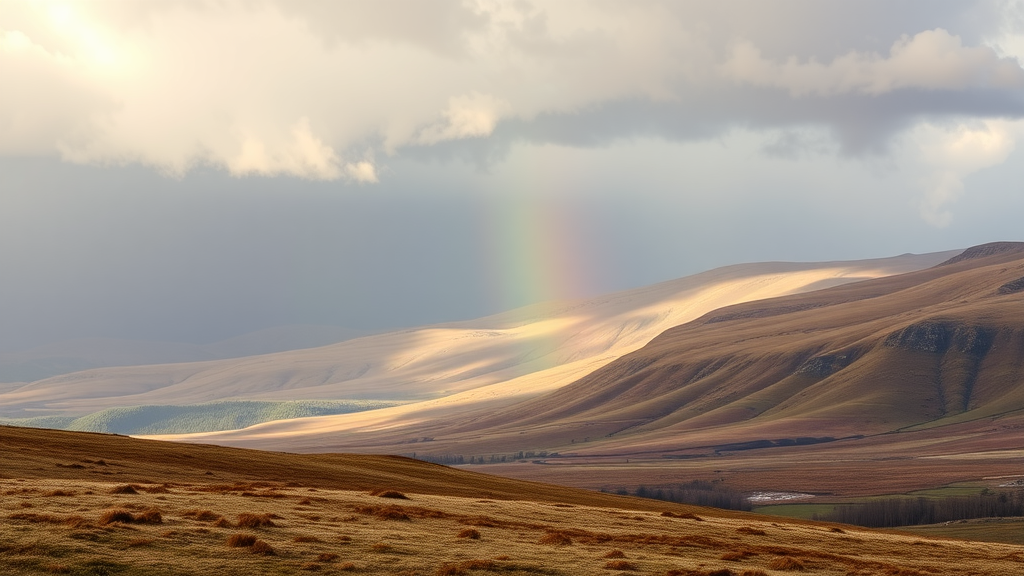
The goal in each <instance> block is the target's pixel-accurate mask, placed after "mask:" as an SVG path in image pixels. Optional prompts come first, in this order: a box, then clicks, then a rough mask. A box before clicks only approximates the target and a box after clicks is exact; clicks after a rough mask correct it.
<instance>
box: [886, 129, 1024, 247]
mask: <svg viewBox="0 0 1024 576" xmlns="http://www.w3.org/2000/svg"><path fill="white" fill-rule="evenodd" d="M1021 136H1024V122H1022V121H1016V122H1010V121H1005V120H986V121H980V122H973V123H965V124H952V125H946V126H942V125H934V124H922V125H920V126H918V127H916V128H915V129H914V130H913V131H911V132H910V133H909V134H908V135H907V140H908V144H909V146H907V148H906V149H907V150H909V154H910V155H911V156H912V157H911V158H910V159H908V162H907V163H908V164H911V165H913V164H914V163H917V164H918V165H919V166H920V167H921V169H920V170H919V171H918V173H919V174H923V176H920V177H919V178H918V182H917V186H918V187H919V189H920V190H921V196H920V198H919V200H918V205H919V208H920V212H921V217H922V218H923V219H924V220H925V221H926V222H928V223H929V224H931V225H933V226H936V227H939V228H943V227H946V226H949V225H950V224H951V223H952V221H953V212H952V209H951V207H952V205H953V204H954V203H955V202H956V201H957V200H958V199H959V198H960V197H961V196H962V195H963V192H964V178H965V177H967V176H968V175H970V174H973V173H975V172H978V171H979V170H983V169H985V168H990V167H992V166H996V165H998V164H1002V163H1003V162H1004V161H1006V159H1007V158H1008V157H1009V156H1010V154H1011V153H1012V152H1013V150H1014V148H1015V144H1016V141H1017V140H1018V139H1019V138H1020V137H1021Z"/></svg>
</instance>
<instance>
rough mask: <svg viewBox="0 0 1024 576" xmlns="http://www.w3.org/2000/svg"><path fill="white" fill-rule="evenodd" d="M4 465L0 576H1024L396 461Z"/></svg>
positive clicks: (112, 453)
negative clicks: (314, 575) (312, 575)
mask: <svg viewBox="0 0 1024 576" xmlns="http://www.w3.org/2000/svg"><path fill="white" fill-rule="evenodd" d="M0 462H2V463H3V466H2V467H0V573H3V574H12V575H20V574H81V575H102V574H111V575H113V574H126V575H134V574H143V575H171V574H225V575H233V574H238V575H243V574H244V575H246V576H248V575H252V574H305V573H310V572H316V573H322V574H341V573H344V574H350V573H353V574H407V575H412V574H420V575H423V576H433V575H459V574H467V575H473V574H486V573H491V572H493V573H502V574H510V575H516V574H522V575H526V574H551V575H557V574H565V575H573V574H616V573H624V574H651V575H659V576H660V575H670V574H671V575H687V576H697V575H700V576H711V575H717V576H726V575H733V576H741V575H747V576H759V575H766V576H768V575H771V576H774V575H782V574H790V573H795V572H799V573H803V574H830V575H831V574H835V575H850V576H852V575H865V576H866V575H869V574H871V575H873V574H884V575H893V576H926V575H931V574H936V575H938V574H979V575H980V574H1005V575H1007V576H1019V574H1021V573H1022V572H1024V548H1022V547H1020V546H1012V545H1006V544H991V543H978V542H964V541H955V540H941V539H932V538H928V537H922V536H915V535H902V534H894V533H887V532H882V531H876V530H869V529H861V528H854V527H842V529H841V530H835V528H836V526H834V525H827V524H821V523H815V522H806V521H789V520H783V519H780V518H772V517H765V516H757V515H753V514H747V513H738V512H726V511H721V510H714V509H704V508H697V507H691V506H682V505H675V504H669V503H664V502H657V501H651V500H643V499H637V498H627V497H619V496H614V495H610V494H601V493H597V492H589V491H585V490H579V489H573V488H564V487H558V486H551V485H544V484H538V483H532V482H524V481H518V480H511V479H507V478H498V477H493V476H489V475H483V474H475V473H471V472H465V471H460V470H455V469H451V468H445V467H441V466H437V465H432V464H427V463H423V462H418V461H414V460H409V459H404V458H395V457H373V456H349V455H295V454H284V453H270V452H258V451H250V450H241V449H231V448H221V447H212V446H196V445H182V444H171V443H163V442H155V441H144V440H136V439H131V438H124V437H119V436H110V435H100V434H84V433H74V432H58V431H51V430H30V429H16V428H5V427H0ZM98 462H102V464H99V463H98ZM128 488H130V490H129V489H128ZM374 493H376V494H378V495H374ZM402 496H404V498H402ZM666 512H668V514H666Z"/></svg>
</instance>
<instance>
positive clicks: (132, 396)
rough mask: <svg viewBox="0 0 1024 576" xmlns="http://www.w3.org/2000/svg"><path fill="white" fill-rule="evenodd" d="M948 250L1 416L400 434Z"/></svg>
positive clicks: (426, 330) (167, 381)
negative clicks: (215, 409) (226, 410)
mask: <svg viewBox="0 0 1024 576" xmlns="http://www.w3.org/2000/svg"><path fill="white" fill-rule="evenodd" d="M955 253H956V252H947V253H936V254H927V255H905V256H900V257H895V258H882V259H875V260H862V261H853V262H820V263H785V262H770V263H757V264H742V265H735V266H728V267H725V268H719V269H716V270H712V271H708V272H704V273H701V274H697V275H694V276H689V277H686V278H681V279H678V280H672V281H668V282H663V283H660V284H656V285H653V286H647V287H643V288H638V289H634V290H627V291H623V292H619V293H616V294H610V295H605V296H600V297H596V298H589V299H584V300H578V301H569V302H548V303H542V304H537V305H534V306H529V307H526V308H522V309H518V310H513V311H510V312H506V313H503V314H498V315H495V316H491V317H487V318H481V319H477V320H472V321H466V322H456V323H451V324H441V325H435V326H425V327H421V328H415V329H408V330H401V331H396V332H391V333H386V334H379V335H374V336H368V337H363V338H358V339H354V340H350V341H345V342H342V343H339V344H333V345H329V346H325V347H320V348H311V349H303V350H295V351H289V352H280V353H275V354H267V355H260V356H252V357H245V358H238V359H229V360H216V361H206V362H185V363H175V364H162V365H152V366H126V367H111V368H101V369H92V370H86V371H82V372H76V373H72V374H65V375H61V376H56V377H52V378H48V379H44V380H40V381H36V382H32V383H30V384H27V385H23V386H19V387H16V388H14V389H12V390H7V391H6V392H0V416H8V417H20V416H45V415H54V416H83V415H85V414H88V413H91V412H96V411H100V410H104V409H107V408H114V407H130V406H141V405H152V406H162V405H183V404H200V403H206V402H214V401H218V400H262V401H286V400H384V401H403V402H406V403H407V404H406V405H405V406H402V407H398V408H389V409H384V410H375V411H372V412H373V413H374V416H373V418H378V415H379V417H380V418H383V419H385V421H386V422H385V421H382V422H381V423H380V424H379V425H382V426H401V425H402V423H403V422H407V421H409V420H422V419H424V418H428V417H433V415H436V414H440V413H444V414H445V415H446V416H445V417H446V418H447V417H451V416H453V415H455V414H457V413H461V412H464V411H467V410H475V409H478V408H486V409H497V408H499V407H501V406H506V405H510V404H514V403H515V402H518V401H521V400H523V399H525V398H529V397H533V396H538V395H541V394H544V393H546V392H548V391H551V390H555V389H557V388H559V387H561V386H563V385H565V384H568V383H570V382H572V381H575V380H577V379H579V378H580V377H582V376H584V375H586V374H588V373H590V372H592V371H593V370H595V369H597V368H599V367H601V366H603V365H604V364H607V363H608V362H610V361H612V360H614V359H615V358H618V357H620V356H622V355H623V354H628V353H630V352H632V351H634V350H637V349H639V348H640V347H642V346H643V345H645V344H647V342H648V341H650V340H651V339H652V338H654V337H655V336H657V335H658V334H660V333H661V332H663V331H664V330H666V329H668V328H670V327H672V326H676V325H679V324H682V323H685V322H688V321H690V320H693V319H694V318H697V317H699V316H701V315H702V314H705V313H707V312H709V311H712V310H715V309H717V308H720V307H722V306H726V305H729V304H735V303H737V302H745V301H751V300H758V299H763V298H768V297H772V296H778V295H782V294H794V293H800V292H805V291H808V290H814V289H817V288H820V287H822V286H833V285H838V284H843V283H850V282H857V281H860V280H864V279H867V278H877V277H880V276H887V275H892V274H898V273H901V272H906V271H909V270H919V269H921V268H925V267H928V266H934V265H935V264H937V263H939V262H942V261H944V260H947V259H949V258H950V257H951V256H953V255H954V254H955ZM410 401H416V403H414V404H408V402H410ZM312 420H317V419H316V418H313V419H312Z"/></svg>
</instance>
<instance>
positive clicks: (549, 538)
mask: <svg viewBox="0 0 1024 576" xmlns="http://www.w3.org/2000/svg"><path fill="white" fill-rule="evenodd" d="M537 543H538V544H548V545H550V546H569V545H571V544H572V538H569V537H568V536H567V535H565V534H564V533H562V532H548V533H547V534H545V535H544V536H542V537H541V539H540V540H539V541H538V542H537Z"/></svg>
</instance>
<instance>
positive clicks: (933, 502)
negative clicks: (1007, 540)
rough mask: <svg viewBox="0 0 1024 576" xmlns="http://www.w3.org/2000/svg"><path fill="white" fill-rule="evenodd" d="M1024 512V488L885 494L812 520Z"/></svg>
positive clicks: (890, 521)
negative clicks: (931, 494) (934, 494)
mask: <svg viewBox="0 0 1024 576" xmlns="http://www.w3.org/2000/svg"><path fill="white" fill-rule="evenodd" d="M1009 516H1024V491H1014V492H1000V493H998V494H997V493H994V492H989V491H987V490H986V491H985V492H983V493H981V494H976V495H973V496H946V497H942V498H924V497H919V498H905V497H898V498H884V499H880V500H872V501H870V502H864V503H858V504H847V505H842V506H837V507H836V508H835V509H834V510H832V512H829V513H827V514H815V515H814V519H815V520H823V521H826V522H841V523H843V524H856V525H858V526H867V527H870V528H894V527H897V526H913V525H916V524H939V523H942V522H952V521H955V520H968V519H971V518H1005V517H1009Z"/></svg>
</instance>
